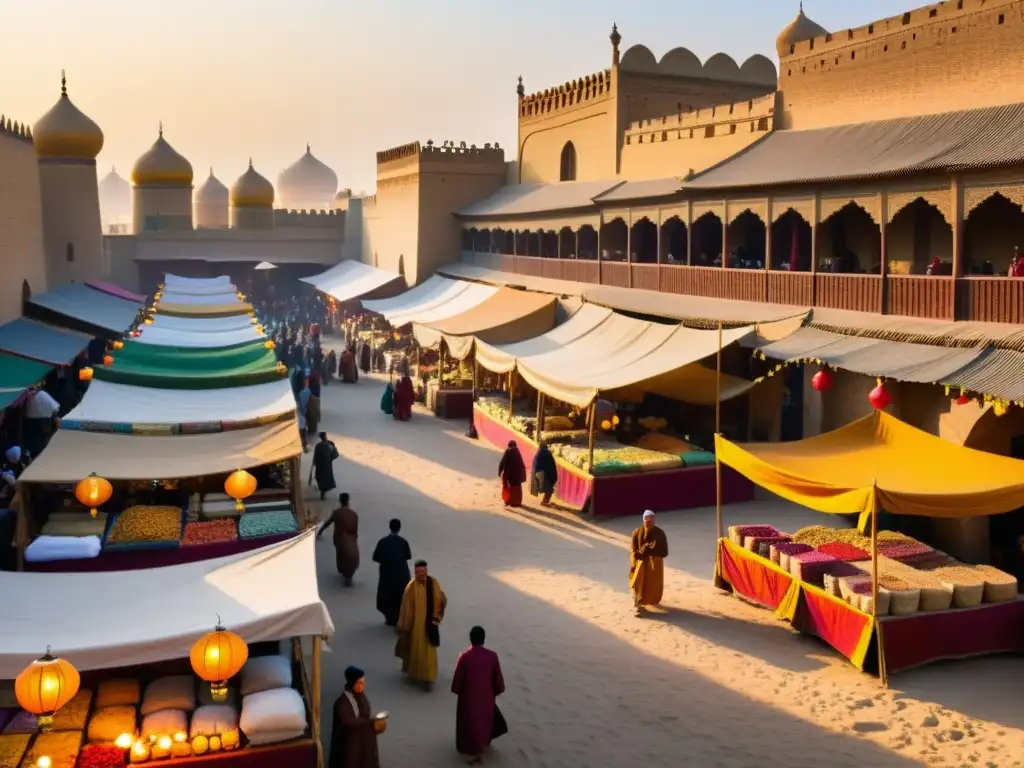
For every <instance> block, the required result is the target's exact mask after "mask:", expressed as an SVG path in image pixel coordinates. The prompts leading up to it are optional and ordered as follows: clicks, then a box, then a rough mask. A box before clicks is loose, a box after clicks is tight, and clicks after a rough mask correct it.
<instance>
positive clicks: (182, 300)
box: [158, 290, 242, 304]
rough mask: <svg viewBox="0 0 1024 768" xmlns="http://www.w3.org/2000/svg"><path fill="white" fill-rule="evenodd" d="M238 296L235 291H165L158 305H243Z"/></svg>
mask: <svg viewBox="0 0 1024 768" xmlns="http://www.w3.org/2000/svg"><path fill="white" fill-rule="evenodd" d="M241 303H242V302H241V300H240V299H239V298H238V294H237V293H235V292H234V291H224V292H219V293H179V292H178V291H170V290H167V291H164V294H163V296H161V297H160V301H159V302H158V304H241Z"/></svg>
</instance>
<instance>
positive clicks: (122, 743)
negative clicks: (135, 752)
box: [114, 733, 135, 749]
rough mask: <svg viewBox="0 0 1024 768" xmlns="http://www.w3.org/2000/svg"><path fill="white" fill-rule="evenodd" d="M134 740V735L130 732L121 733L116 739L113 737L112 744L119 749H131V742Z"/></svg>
mask: <svg viewBox="0 0 1024 768" xmlns="http://www.w3.org/2000/svg"><path fill="white" fill-rule="evenodd" d="M134 741H135V737H134V736H132V735H131V734H130V733H122V734H121V735H120V736H118V737H117V738H116V739H114V746H115V747H118V748H119V749H131V747H132V742H134Z"/></svg>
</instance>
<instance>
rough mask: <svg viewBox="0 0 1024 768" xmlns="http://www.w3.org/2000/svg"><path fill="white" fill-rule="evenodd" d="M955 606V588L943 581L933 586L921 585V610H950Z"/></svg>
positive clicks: (919, 607)
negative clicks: (944, 583)
mask: <svg viewBox="0 0 1024 768" xmlns="http://www.w3.org/2000/svg"><path fill="white" fill-rule="evenodd" d="M952 607H953V589H952V588H951V587H948V586H945V585H943V584H942V583H941V582H939V583H938V584H935V585H933V586H928V587H921V604H920V605H919V606H918V610H920V611H948V610H949V609H950V608H952Z"/></svg>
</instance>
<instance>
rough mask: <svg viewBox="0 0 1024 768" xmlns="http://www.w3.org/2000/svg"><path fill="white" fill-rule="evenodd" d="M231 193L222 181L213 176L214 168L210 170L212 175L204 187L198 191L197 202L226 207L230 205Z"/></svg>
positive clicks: (204, 183)
mask: <svg viewBox="0 0 1024 768" xmlns="http://www.w3.org/2000/svg"><path fill="white" fill-rule="evenodd" d="M229 197H230V193H229V192H228V188H227V187H225V186H224V184H223V183H221V180H220V179H218V178H217V177H216V176H214V175H213V168H211V169H210V175H209V176H208V177H207V178H206V181H204V182H203V184H202V186H200V187H199V189H197V190H196V197H195V201H196V202H197V203H202V204H204V205H205V204H214V205H224V206H226V205H227V204H228V199H229Z"/></svg>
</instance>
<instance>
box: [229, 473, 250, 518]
mask: <svg viewBox="0 0 1024 768" xmlns="http://www.w3.org/2000/svg"><path fill="white" fill-rule="evenodd" d="M224 492H225V493H226V494H227V495H228V496H230V497H231V498H232V499H234V500H235V509H237V510H238V511H239V512H241V511H242V510H243V509H245V505H244V504H243V503H242V499H247V498H249V497H250V496H252V495H253V494H254V493H255V492H256V478H255V477H253V476H252V475H250V474H249V473H248V472H246V471H245V470H244V469H237V470H235V471H234V472H232V473H231V474H230V475H228V479H227V480H225V481H224Z"/></svg>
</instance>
